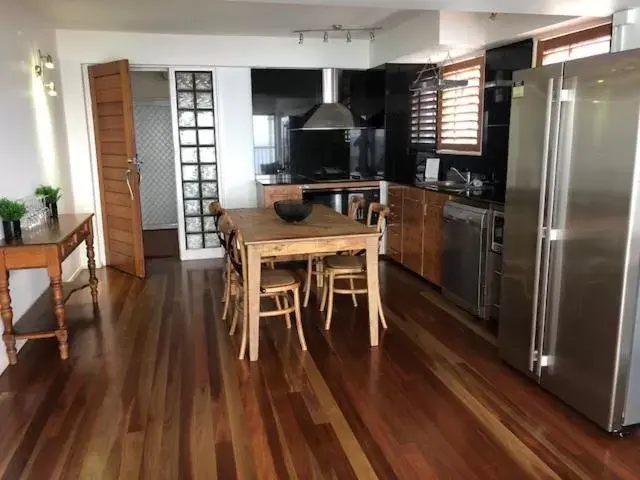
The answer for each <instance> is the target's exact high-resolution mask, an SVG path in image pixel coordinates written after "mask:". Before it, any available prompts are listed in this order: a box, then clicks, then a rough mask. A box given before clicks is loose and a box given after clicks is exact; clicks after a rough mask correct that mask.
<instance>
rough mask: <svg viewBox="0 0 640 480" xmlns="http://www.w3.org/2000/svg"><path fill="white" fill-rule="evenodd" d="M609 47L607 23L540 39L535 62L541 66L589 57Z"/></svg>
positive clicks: (608, 27)
mask: <svg viewBox="0 0 640 480" xmlns="http://www.w3.org/2000/svg"><path fill="white" fill-rule="evenodd" d="M610 48H611V24H610V23H607V24H605V25H599V26H597V27H593V28H588V29H586V30H581V31H579V32H574V33H570V34H568V35H562V36H559V37H554V38H549V39H547V40H540V41H539V42H538V53H537V57H536V63H537V65H538V66H541V65H550V64H552V63H559V62H566V61H568V60H574V59H576V58H584V57H591V56H592V55H600V54H601V53H609V50H610Z"/></svg>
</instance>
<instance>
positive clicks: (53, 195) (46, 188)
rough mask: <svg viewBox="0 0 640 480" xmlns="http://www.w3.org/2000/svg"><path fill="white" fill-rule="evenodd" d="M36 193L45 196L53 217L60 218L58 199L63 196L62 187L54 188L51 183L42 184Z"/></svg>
mask: <svg viewBox="0 0 640 480" xmlns="http://www.w3.org/2000/svg"><path fill="white" fill-rule="evenodd" d="M36 195H39V196H41V197H44V201H45V203H46V205H47V207H49V211H50V212H51V218H58V200H60V197H61V196H62V194H61V193H60V187H56V188H54V187H52V186H51V185H40V186H39V187H38V188H36Z"/></svg>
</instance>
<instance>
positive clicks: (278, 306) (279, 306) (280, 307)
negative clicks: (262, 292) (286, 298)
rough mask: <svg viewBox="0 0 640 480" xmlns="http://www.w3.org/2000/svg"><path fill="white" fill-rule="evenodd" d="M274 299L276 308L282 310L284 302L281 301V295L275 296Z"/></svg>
mask: <svg viewBox="0 0 640 480" xmlns="http://www.w3.org/2000/svg"><path fill="white" fill-rule="evenodd" d="M273 301H274V302H276V308H277V309H278V310H282V302H281V301H280V295H276V296H275V297H273Z"/></svg>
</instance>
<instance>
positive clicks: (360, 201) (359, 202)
mask: <svg viewBox="0 0 640 480" xmlns="http://www.w3.org/2000/svg"><path fill="white" fill-rule="evenodd" d="M366 205H367V201H366V200H365V199H364V197H363V196H361V195H355V196H353V197H351V200H350V201H349V218H350V219H351V220H358V217H359V216H360V212H361V211H363V210H364V208H365V207H366Z"/></svg>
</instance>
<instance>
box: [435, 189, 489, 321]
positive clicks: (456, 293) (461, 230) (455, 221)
mask: <svg viewBox="0 0 640 480" xmlns="http://www.w3.org/2000/svg"><path fill="white" fill-rule="evenodd" d="M488 214H489V210H488V209H486V208H479V207H475V206H471V205H466V204H464V203H459V202H455V201H449V202H447V203H446V204H445V206H444V248H443V253H442V293H443V294H444V296H445V297H447V298H449V299H450V300H452V301H453V302H454V303H456V304H457V305H458V306H460V307H462V308H464V309H465V310H467V311H469V312H470V313H473V314H474V315H477V316H478V317H482V318H486V317H487V308H486V301H485V285H486V281H485V280H486V264H487V245H488Z"/></svg>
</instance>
